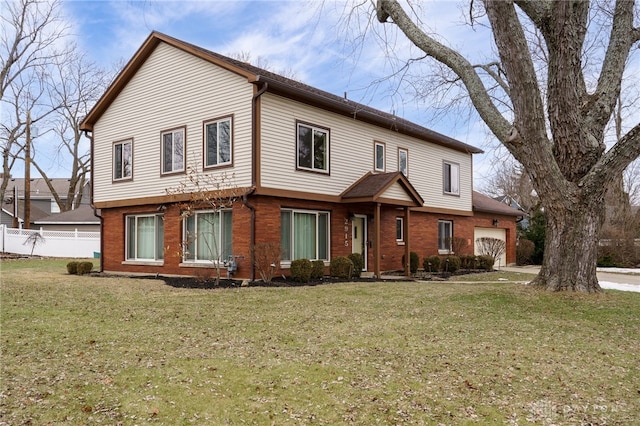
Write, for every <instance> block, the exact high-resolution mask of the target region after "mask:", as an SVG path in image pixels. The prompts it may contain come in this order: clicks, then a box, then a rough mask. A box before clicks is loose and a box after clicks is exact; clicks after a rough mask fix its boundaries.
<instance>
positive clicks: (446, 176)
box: [443, 161, 460, 195]
mask: <svg viewBox="0 0 640 426" xmlns="http://www.w3.org/2000/svg"><path fill="white" fill-rule="evenodd" d="M443 164H444V166H443V190H444V193H445V194H452V195H460V165H458V164H456V163H450V162H447V161H445V162H444V163H443Z"/></svg>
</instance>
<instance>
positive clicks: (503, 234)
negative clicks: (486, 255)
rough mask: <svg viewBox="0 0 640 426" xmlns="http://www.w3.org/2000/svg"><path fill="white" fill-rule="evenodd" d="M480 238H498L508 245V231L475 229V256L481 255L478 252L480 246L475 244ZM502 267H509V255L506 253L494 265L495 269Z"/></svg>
mask: <svg viewBox="0 0 640 426" xmlns="http://www.w3.org/2000/svg"><path fill="white" fill-rule="evenodd" d="M478 238H497V239H499V240H502V241H504V242H505V244H506V243H507V230H506V229H498V228H475V230H474V233H473V241H474V244H473V245H474V254H475V255H478V254H480V253H479V251H478V245H477V244H476V243H475V242H476V241H478ZM500 266H507V255H506V253H504V254H502V255H501V256H500V257H499V258H498V259H496V263H495V265H494V267H495V268H498V267H500Z"/></svg>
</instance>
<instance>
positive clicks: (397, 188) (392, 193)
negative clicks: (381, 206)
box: [382, 183, 413, 201]
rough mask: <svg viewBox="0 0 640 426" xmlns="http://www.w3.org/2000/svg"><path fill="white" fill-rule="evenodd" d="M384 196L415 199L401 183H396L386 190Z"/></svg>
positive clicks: (402, 199) (406, 199) (397, 198)
mask: <svg viewBox="0 0 640 426" xmlns="http://www.w3.org/2000/svg"><path fill="white" fill-rule="evenodd" d="M382 198H388V199H392V200H400V201H413V199H412V198H411V196H410V195H409V194H408V193H407V191H406V190H405V189H404V188H403V187H402V185H400V184H399V183H394V184H393V185H391V186H390V187H389V188H388V189H387V190H386V191H384V194H382Z"/></svg>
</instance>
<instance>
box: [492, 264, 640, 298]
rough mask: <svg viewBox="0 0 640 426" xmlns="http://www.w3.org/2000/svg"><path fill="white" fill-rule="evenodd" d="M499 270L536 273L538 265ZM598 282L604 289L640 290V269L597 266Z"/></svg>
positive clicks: (538, 269)
mask: <svg viewBox="0 0 640 426" xmlns="http://www.w3.org/2000/svg"><path fill="white" fill-rule="evenodd" d="M501 270H504V271H513V272H525V273H529V274H537V273H538V272H540V266H507V267H505V268H501ZM598 282H599V283H600V287H602V288H605V289H612V290H622V291H634V292H640V269H621V268H598Z"/></svg>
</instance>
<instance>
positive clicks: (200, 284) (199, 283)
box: [131, 276, 396, 289]
mask: <svg viewBox="0 0 640 426" xmlns="http://www.w3.org/2000/svg"><path fill="white" fill-rule="evenodd" d="M131 278H146V279H149V278H153V279H159V280H162V281H164V282H165V284H167V285H169V286H171V287H176V288H196V289H216V288H239V287H301V286H317V285H325V284H334V283H339V282H376V281H396V280H378V279H374V278H353V279H350V280H341V279H337V278H332V277H324V278H322V279H319V280H312V281H310V282H308V283H298V282H296V281H293V280H291V279H286V278H283V277H276V278H274V279H273V281H271V282H270V283H266V282H264V281H243V280H233V279H227V278H221V279H220V280H219V281H218V283H216V280H215V279H214V278H207V279H202V278H198V277H165V276H158V277H156V276H143V277H131Z"/></svg>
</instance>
